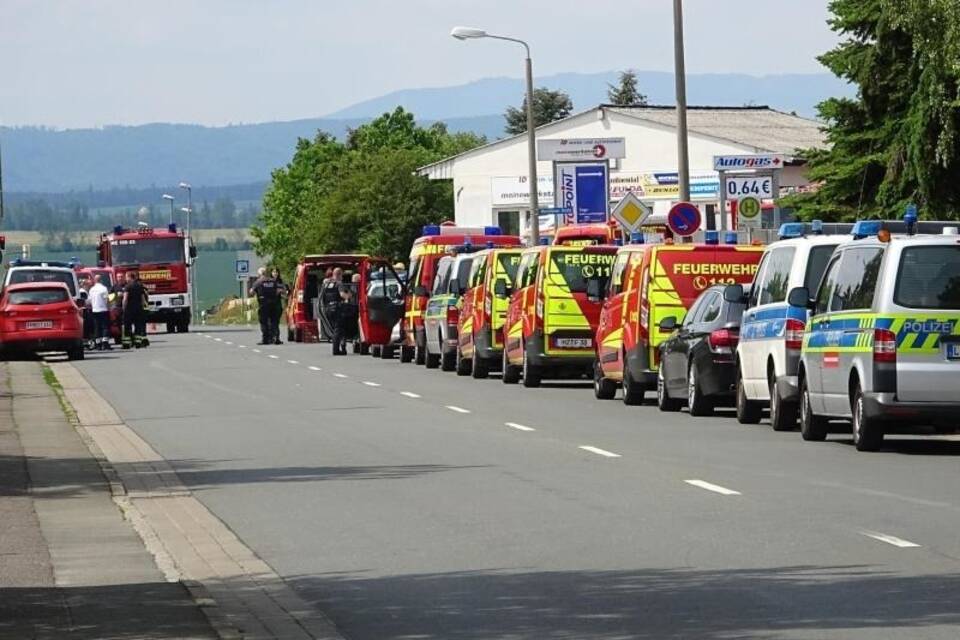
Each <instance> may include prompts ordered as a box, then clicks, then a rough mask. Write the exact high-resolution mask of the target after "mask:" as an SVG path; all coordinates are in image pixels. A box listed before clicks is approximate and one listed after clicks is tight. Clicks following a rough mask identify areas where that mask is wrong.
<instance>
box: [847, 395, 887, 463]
mask: <svg viewBox="0 0 960 640" xmlns="http://www.w3.org/2000/svg"><path fill="white" fill-rule="evenodd" d="M851 409H852V413H853V445H854V446H855V447H856V448H857V451H878V450H879V449H880V447H882V446H883V430H882V429H881V428H880V424H879V422H878V421H877V420H876V419H873V418H868V417H867V415H866V413H865V412H864V409H863V391H861V390H860V385H859V384H857V390H856V392H855V393H854V394H853V405H852V407H851Z"/></svg>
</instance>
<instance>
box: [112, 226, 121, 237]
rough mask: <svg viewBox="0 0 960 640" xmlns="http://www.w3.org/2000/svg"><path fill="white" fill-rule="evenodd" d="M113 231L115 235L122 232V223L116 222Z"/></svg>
mask: <svg viewBox="0 0 960 640" xmlns="http://www.w3.org/2000/svg"><path fill="white" fill-rule="evenodd" d="M113 232H114V233H115V234H117V235H120V234H121V233H123V225H122V224H118V225H117V226H115V227H114V228H113Z"/></svg>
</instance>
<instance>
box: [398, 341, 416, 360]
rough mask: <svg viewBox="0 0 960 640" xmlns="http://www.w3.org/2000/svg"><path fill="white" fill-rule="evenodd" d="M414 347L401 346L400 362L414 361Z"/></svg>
mask: <svg viewBox="0 0 960 640" xmlns="http://www.w3.org/2000/svg"><path fill="white" fill-rule="evenodd" d="M413 353H414V352H413V347H408V346H406V345H401V346H400V362H411V361H412V360H413Z"/></svg>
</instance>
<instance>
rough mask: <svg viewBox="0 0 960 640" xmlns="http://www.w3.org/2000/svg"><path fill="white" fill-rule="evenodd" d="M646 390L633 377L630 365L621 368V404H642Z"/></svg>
mask: <svg viewBox="0 0 960 640" xmlns="http://www.w3.org/2000/svg"><path fill="white" fill-rule="evenodd" d="M646 391H647V390H646V389H644V388H643V385H642V384H640V383H639V382H637V381H636V380H634V379H633V375H632V374H631V373H630V367H626V366H625V367H624V368H623V404H625V405H628V406H635V405H638V404H643V396H644V394H645V393H646Z"/></svg>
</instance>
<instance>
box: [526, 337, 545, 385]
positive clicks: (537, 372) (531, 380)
mask: <svg viewBox="0 0 960 640" xmlns="http://www.w3.org/2000/svg"><path fill="white" fill-rule="evenodd" d="M542 381H543V370H542V369H541V368H540V367H538V366H537V365H535V364H533V363H531V362H530V356H529V355H528V354H527V347H526V345H524V347H523V386H525V387H526V388H528V389H533V388H535V387H539V386H540V383H541V382H542Z"/></svg>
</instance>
